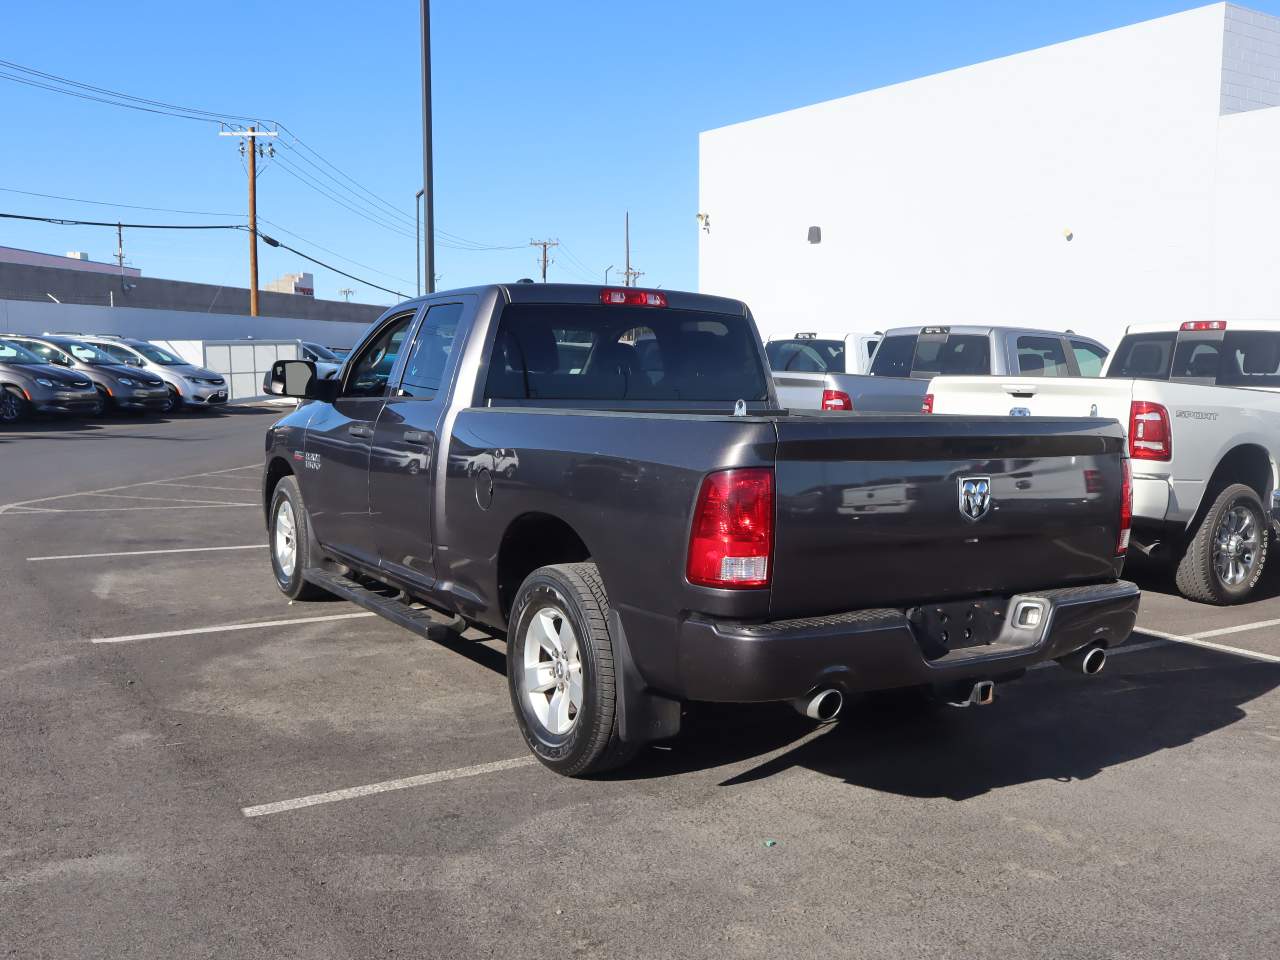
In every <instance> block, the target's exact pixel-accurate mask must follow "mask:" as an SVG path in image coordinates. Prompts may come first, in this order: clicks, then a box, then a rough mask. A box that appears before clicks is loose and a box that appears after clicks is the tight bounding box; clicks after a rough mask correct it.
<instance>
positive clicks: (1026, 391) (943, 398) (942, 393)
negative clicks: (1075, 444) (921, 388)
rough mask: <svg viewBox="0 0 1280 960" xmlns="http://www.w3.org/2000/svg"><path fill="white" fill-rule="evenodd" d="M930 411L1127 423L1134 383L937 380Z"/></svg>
mask: <svg viewBox="0 0 1280 960" xmlns="http://www.w3.org/2000/svg"><path fill="white" fill-rule="evenodd" d="M929 392H930V393H932V394H933V412H934V413H966V414H980V415H984V416H992V417H999V416H1006V417H1007V416H1009V415H1010V414H1013V415H1015V416H1019V415H1020V416H1032V417H1102V418H1104V419H1115V420H1118V421H1120V423H1121V424H1128V422H1129V401H1130V399H1131V395H1132V393H1133V381H1132V380H1122V379H1107V378H1104V377H935V378H934V379H933V380H932V381H930V383H929Z"/></svg>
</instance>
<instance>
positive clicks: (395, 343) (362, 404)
mask: <svg viewBox="0 0 1280 960" xmlns="http://www.w3.org/2000/svg"><path fill="white" fill-rule="evenodd" d="M416 315H417V311H416V310H407V311H405V312H403V313H397V314H395V315H393V316H391V317H388V318H387V319H386V320H384V321H383V322H382V323H381V324H379V325H378V326H377V327H376V328H375V329H374V330H373V332H372V333H371V334H370V335H369V336H368V337H367V338H366V340H365V342H364V344H363V345H362V346H361V347H360V350H359V353H358V354H357V355H356V357H355V358H354V360H353V361H352V362H351V363H349V364H348V365H347V367H346V370H345V376H344V377H343V380H342V383H341V385H340V386H339V388H338V389H339V394H338V398H337V399H336V400H335V401H334V402H333V403H332V404H317V408H318V409H317V411H316V414H315V416H314V417H313V418H312V420H311V422H310V423H309V424H308V426H307V438H306V447H305V450H303V451H294V461H295V462H294V470H295V472H296V473H297V474H298V478H299V479H298V483H299V486H300V487H301V488H302V494H303V498H304V499H305V500H306V503H307V513H308V514H309V515H310V518H311V522H312V524H313V526H314V528H315V532H316V536H317V537H319V539H320V542H321V543H323V544H325V545H326V546H330V547H333V548H334V549H336V550H338V551H340V552H342V553H345V554H347V555H348V556H350V557H353V558H355V559H357V560H361V561H364V562H366V563H369V564H371V565H373V564H376V563H377V558H378V553H377V544H376V538H375V536H374V532H373V527H372V525H371V523H370V517H369V452H370V448H371V446H372V443H373V436H374V428H375V425H376V424H377V421H378V414H379V413H381V411H382V405H383V403H384V402H385V401H386V397H387V391H388V389H389V384H390V383H391V379H392V376H393V375H394V374H395V373H396V372H397V371H398V369H399V360H400V353H401V347H402V345H403V343H404V340H405V338H406V336H407V335H408V333H409V326H410V324H411V323H412V322H413V320H414V317H415V316H416ZM298 461H301V462H298Z"/></svg>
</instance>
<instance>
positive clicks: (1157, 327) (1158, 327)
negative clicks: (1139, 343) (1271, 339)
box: [1124, 317, 1280, 336]
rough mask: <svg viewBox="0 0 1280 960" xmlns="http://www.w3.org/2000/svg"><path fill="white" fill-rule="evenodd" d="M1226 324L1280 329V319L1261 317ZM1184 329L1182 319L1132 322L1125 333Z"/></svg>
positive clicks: (1169, 331) (1234, 326) (1227, 325)
mask: <svg viewBox="0 0 1280 960" xmlns="http://www.w3.org/2000/svg"><path fill="white" fill-rule="evenodd" d="M1205 319H1207V320H1215V319H1217V318H1216V317H1207V318H1205ZM1221 322H1222V323H1225V324H1226V330H1227V331H1231V330H1268V331H1275V330H1280V319H1261V320H1223V321H1221ZM1180 329H1182V321H1173V320H1161V321H1155V322H1151V323H1131V324H1129V325H1128V326H1127V327H1125V328H1124V332H1125V335H1126V336H1127V335H1128V334H1131V333H1177V332H1178V331H1179V330H1180Z"/></svg>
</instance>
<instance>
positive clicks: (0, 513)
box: [0, 503, 262, 517]
mask: <svg viewBox="0 0 1280 960" xmlns="http://www.w3.org/2000/svg"><path fill="white" fill-rule="evenodd" d="M218 507H253V508H255V509H257V510H261V509H262V504H260V503H184V504H181V505H179V506H176V507H63V508H62V509H55V508H53V507H22V508H20V509H17V510H9V511H7V512H6V511H4V510H0V517H37V516H38V517H47V516H49V515H50V514H58V513H121V512H123V511H125V510H215V509H217V508H218Z"/></svg>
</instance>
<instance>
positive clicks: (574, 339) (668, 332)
mask: <svg viewBox="0 0 1280 960" xmlns="http://www.w3.org/2000/svg"><path fill="white" fill-rule="evenodd" d="M756 342H757V341H756V338H755V335H754V331H753V330H752V327H751V321H750V320H748V319H747V318H746V317H744V316H733V315H729V314H720V313H705V312H703V311H700V310H675V309H667V308H656V309H655V308H650V307H632V306H606V305H603V304H601V305H594V304H593V305H587V304H533V303H517V304H510V305H508V306H507V307H506V308H505V309H504V310H503V311H502V317H501V319H500V321H499V323H498V332H497V336H496V339H495V344H494V352H493V359H492V361H491V362H490V365H489V381H488V385H487V387H486V389H485V395H486V396H487V397H489V398H493V399H511V400H514V399H537V400H605V401H608V400H694V401H724V402H726V403H730V404H732V403H733V402H734V401H735V400H747V401H760V400H767V399H768V397H769V388H768V382H767V380H766V379H765V371H764V370H763V368H762V365H761V363H760V354H759V352H758V348H757V347H756Z"/></svg>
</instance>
